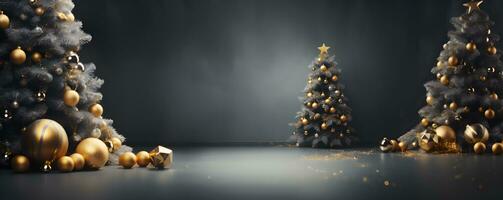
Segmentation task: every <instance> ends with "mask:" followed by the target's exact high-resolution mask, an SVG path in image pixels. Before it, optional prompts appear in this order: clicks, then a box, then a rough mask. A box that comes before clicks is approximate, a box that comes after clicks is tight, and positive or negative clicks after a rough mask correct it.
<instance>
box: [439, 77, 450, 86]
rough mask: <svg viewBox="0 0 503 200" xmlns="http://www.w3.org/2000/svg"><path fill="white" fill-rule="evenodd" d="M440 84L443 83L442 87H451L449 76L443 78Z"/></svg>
mask: <svg viewBox="0 0 503 200" xmlns="http://www.w3.org/2000/svg"><path fill="white" fill-rule="evenodd" d="M440 83H442V85H449V77H447V75H443V76H441V77H440Z"/></svg>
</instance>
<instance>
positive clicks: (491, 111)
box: [484, 108, 496, 119]
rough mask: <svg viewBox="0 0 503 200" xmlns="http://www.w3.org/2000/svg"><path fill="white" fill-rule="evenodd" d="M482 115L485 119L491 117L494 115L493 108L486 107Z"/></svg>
mask: <svg viewBox="0 0 503 200" xmlns="http://www.w3.org/2000/svg"><path fill="white" fill-rule="evenodd" d="M484 116H485V117H486V118H487V119H493V118H494V116H496V113H495V112H494V110H493V109H491V108H488V109H487V110H486V111H485V112H484Z"/></svg>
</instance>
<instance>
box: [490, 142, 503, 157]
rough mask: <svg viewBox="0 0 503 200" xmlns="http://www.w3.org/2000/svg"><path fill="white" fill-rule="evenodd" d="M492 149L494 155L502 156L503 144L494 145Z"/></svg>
mask: <svg viewBox="0 0 503 200" xmlns="http://www.w3.org/2000/svg"><path fill="white" fill-rule="evenodd" d="M491 149H492V151H493V154H494V155H500V154H501V153H503V143H494V144H493V146H492V147H491Z"/></svg>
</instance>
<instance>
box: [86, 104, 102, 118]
mask: <svg viewBox="0 0 503 200" xmlns="http://www.w3.org/2000/svg"><path fill="white" fill-rule="evenodd" d="M89 112H90V113H92V114H93V115H94V116H95V117H100V116H101V115H102V114H103V106H101V105H100V104H99V103H96V104H94V105H92V106H91V107H89Z"/></svg>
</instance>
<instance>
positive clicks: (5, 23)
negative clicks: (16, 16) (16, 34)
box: [0, 11, 10, 29]
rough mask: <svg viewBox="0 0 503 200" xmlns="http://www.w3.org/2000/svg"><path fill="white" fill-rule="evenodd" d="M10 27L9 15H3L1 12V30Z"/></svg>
mask: <svg viewBox="0 0 503 200" xmlns="http://www.w3.org/2000/svg"><path fill="white" fill-rule="evenodd" d="M9 26H10V19H9V17H8V16H7V15H5V14H3V11H0V28H2V29H6V28H9Z"/></svg>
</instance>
